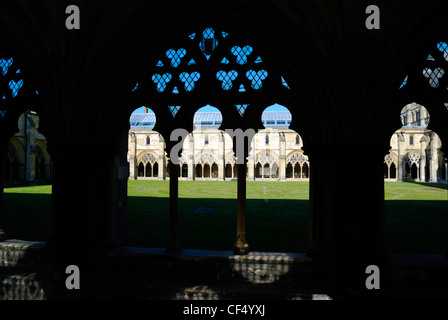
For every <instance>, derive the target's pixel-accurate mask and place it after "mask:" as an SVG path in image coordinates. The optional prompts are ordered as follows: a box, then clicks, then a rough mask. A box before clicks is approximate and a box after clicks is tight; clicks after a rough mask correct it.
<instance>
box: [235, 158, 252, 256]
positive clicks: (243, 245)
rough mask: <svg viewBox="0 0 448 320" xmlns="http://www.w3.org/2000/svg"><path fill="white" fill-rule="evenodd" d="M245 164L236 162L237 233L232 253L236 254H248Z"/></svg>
mask: <svg viewBox="0 0 448 320" xmlns="http://www.w3.org/2000/svg"><path fill="white" fill-rule="evenodd" d="M246 164H247V161H244V164H236V166H237V168H238V189H237V190H238V191H237V192H238V211H237V214H238V216H237V234H236V243H235V247H234V253H235V254H236V255H247V254H249V245H248V244H247V241H246Z"/></svg>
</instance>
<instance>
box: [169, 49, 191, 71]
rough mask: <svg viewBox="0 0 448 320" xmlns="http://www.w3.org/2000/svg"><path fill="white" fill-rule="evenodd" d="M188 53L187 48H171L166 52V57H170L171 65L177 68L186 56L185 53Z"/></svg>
mask: <svg viewBox="0 0 448 320" xmlns="http://www.w3.org/2000/svg"><path fill="white" fill-rule="evenodd" d="M186 54H187V50H185V49H179V50H177V51H176V50H174V49H170V50H168V51H167V52H166V57H167V58H168V59H171V66H172V67H173V68H177V67H178V66H179V65H180V60H181V59H182V58H183V57H185V55H186Z"/></svg>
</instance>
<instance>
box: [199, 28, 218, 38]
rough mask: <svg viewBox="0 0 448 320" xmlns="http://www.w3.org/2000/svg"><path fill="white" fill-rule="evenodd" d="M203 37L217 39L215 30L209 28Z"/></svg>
mask: <svg viewBox="0 0 448 320" xmlns="http://www.w3.org/2000/svg"><path fill="white" fill-rule="evenodd" d="M202 36H203V37H204V39H214V38H215V30H213V29H212V28H207V29H205V30H204V32H203V33H202Z"/></svg>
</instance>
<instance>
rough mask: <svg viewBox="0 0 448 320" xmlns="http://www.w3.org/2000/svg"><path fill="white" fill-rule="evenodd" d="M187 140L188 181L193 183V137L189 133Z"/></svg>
mask: <svg viewBox="0 0 448 320" xmlns="http://www.w3.org/2000/svg"><path fill="white" fill-rule="evenodd" d="M187 139H188V181H193V180H195V179H196V177H195V165H194V135H193V133H190V134H189V135H188V137H187Z"/></svg>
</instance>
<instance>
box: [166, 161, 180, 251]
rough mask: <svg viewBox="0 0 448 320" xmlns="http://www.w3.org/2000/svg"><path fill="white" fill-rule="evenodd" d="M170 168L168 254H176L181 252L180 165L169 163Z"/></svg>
mask: <svg viewBox="0 0 448 320" xmlns="http://www.w3.org/2000/svg"><path fill="white" fill-rule="evenodd" d="M169 167H170V226H169V236H170V238H169V242H168V246H167V249H166V250H167V252H169V253H176V252H179V251H180V244H179V226H178V208H179V206H178V201H179V189H178V187H179V165H175V164H174V163H172V162H171V160H170V161H169Z"/></svg>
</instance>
